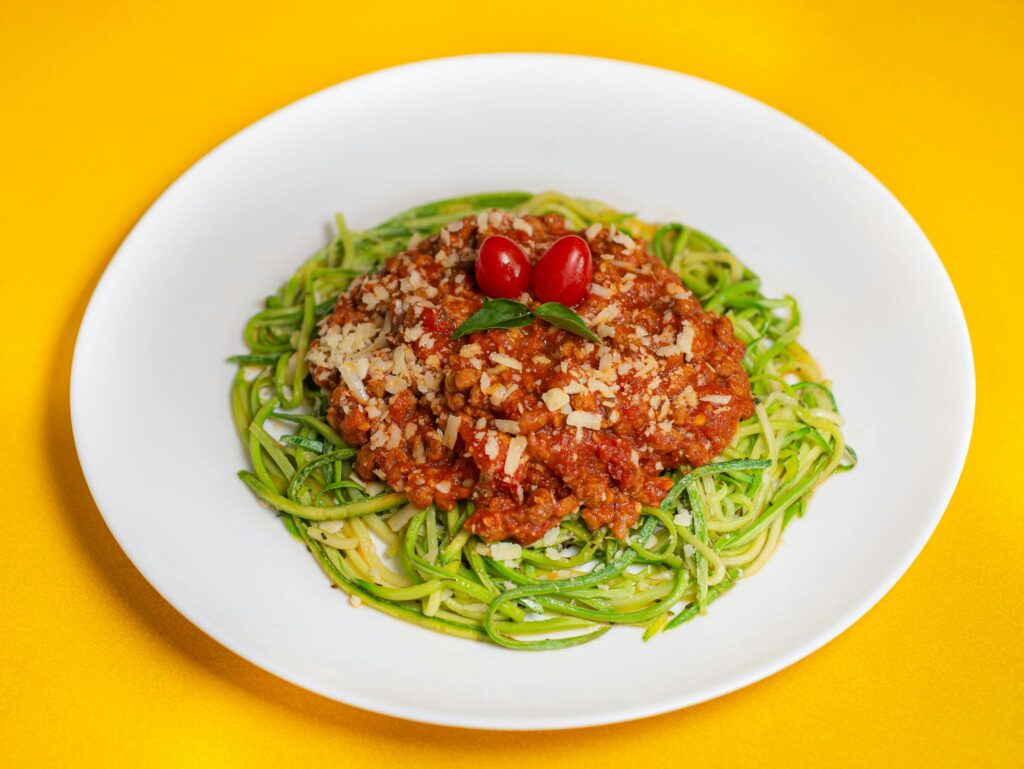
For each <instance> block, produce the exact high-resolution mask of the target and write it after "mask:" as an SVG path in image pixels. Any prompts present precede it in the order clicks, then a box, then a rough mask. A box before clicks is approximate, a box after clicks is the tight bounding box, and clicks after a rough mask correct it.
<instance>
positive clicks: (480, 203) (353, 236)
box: [230, 192, 856, 650]
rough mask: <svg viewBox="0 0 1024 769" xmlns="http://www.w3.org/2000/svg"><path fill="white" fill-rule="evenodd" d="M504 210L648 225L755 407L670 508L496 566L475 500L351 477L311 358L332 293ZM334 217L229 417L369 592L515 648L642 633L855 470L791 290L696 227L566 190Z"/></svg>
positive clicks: (279, 311) (280, 296) (338, 571)
mask: <svg viewBox="0 0 1024 769" xmlns="http://www.w3.org/2000/svg"><path fill="white" fill-rule="evenodd" d="M490 208H500V209H505V210H509V211H512V212H515V213H520V214H522V213H530V214H536V215H543V214H548V213H555V214H558V215H560V216H563V217H565V218H566V219H567V220H568V221H569V223H570V224H571V225H572V227H574V228H576V229H582V228H585V227H588V226H589V225H591V224H593V223H595V222H597V223H601V224H612V223H614V224H615V225H616V226H617V227H618V228H619V229H620V230H623V231H625V232H626V233H628V234H630V235H635V236H639V237H643V238H645V239H646V240H647V241H648V244H649V248H650V249H651V251H652V253H653V254H654V255H655V256H656V257H658V258H659V259H661V260H662V261H663V262H664V263H665V264H666V265H667V266H668V267H669V268H670V269H672V270H673V271H674V272H676V273H677V274H678V275H679V277H680V278H681V279H682V281H683V283H684V284H685V285H686V286H687V287H688V288H689V289H690V290H691V291H693V293H694V294H695V295H696V296H697V297H698V299H699V300H700V302H701V304H702V305H703V306H704V308H705V309H707V310H709V311H711V312H714V313H717V314H719V315H724V316H725V317H728V318H729V319H730V320H731V321H732V324H733V328H734V330H735V334H736V337H737V338H738V339H739V340H740V341H741V342H743V343H744V344H745V345H746V346H747V350H746V355H745V357H744V366H745V367H746V370H747V372H748V374H749V376H750V383H751V388H752V390H753V394H754V399H755V404H756V408H755V413H754V415H753V416H751V417H750V418H749V419H747V420H745V421H743V422H742V423H741V424H740V427H739V430H738V432H737V434H736V436H735V439H734V440H733V442H732V444H731V445H730V446H729V447H728V448H727V449H726V450H725V451H724V452H723V454H722V456H721V457H720V458H719V460H718V461H716V462H714V463H712V464H708V465H705V466H703V467H700V468H698V469H695V470H694V469H689V468H680V469H678V470H676V471H673V472H671V473H670V475H671V477H672V478H673V479H675V480H676V483H675V485H674V486H673V488H672V490H671V491H670V492H669V494H668V495H667V496H666V498H665V500H664V501H663V502H662V504H661V505H660V506H659V507H657V508H654V507H649V506H644V508H643V512H642V514H641V517H640V520H639V521H638V523H637V526H636V528H634V530H633V532H632V533H631V535H630V536H629V537H628V538H627V539H626V540H625V541H621V540H618V539H616V538H614V537H612V536H611V535H610V534H609V533H608V532H607V531H606V530H604V529H600V530H598V531H593V532H592V531H590V530H589V529H587V527H586V526H585V525H584V524H583V523H582V521H581V520H580V519H579V517H578V515H575V516H570V517H569V518H566V519H564V520H563V521H562V523H561V525H560V527H559V528H558V529H556V530H555V531H554V532H553V533H551V532H549V534H548V535H547V536H545V537H544V538H543V540H542V542H540V543H535V544H534V545H533V546H530V547H525V548H523V549H522V557H521V558H519V559H517V560H515V561H508V562H505V561H499V560H495V559H494V558H491V557H489V556H487V555H483V554H481V552H479V551H478V547H477V546H478V545H479V544H480V542H479V540H478V539H477V538H476V537H475V536H473V535H471V534H470V533H469V531H467V530H465V529H463V528H462V526H463V524H464V522H465V521H466V519H467V518H468V517H469V515H470V514H471V513H472V503H468V502H463V503H460V504H459V506H458V507H457V508H456V509H455V510H452V511H449V512H444V511H441V510H438V509H436V508H434V507H430V508H427V509H425V510H418V511H417V510H414V509H412V508H411V507H409V506H408V505H406V498H405V496H404V495H403V494H401V493H400V492H397V491H394V490H383V491H382V492H380V493H376V494H371V493H369V491H368V489H367V486H368V484H364V483H363V482H362V481H360V480H359V479H358V477H357V476H355V475H354V473H353V471H352V459H353V457H354V454H355V451H354V450H353V449H352V448H351V447H349V446H346V445H345V443H344V442H343V441H342V439H341V438H340V437H339V436H338V434H337V433H336V432H335V431H334V430H333V429H332V428H331V427H330V425H328V424H327V422H326V420H325V413H326V406H327V402H326V398H325V396H324V394H323V393H321V392H320V390H319V388H317V387H316V385H315V384H314V383H313V382H312V380H311V379H310V378H309V376H308V369H307V366H306V362H305V356H306V352H307V351H308V349H309V344H310V341H311V339H312V335H313V332H314V329H315V328H316V324H317V322H318V321H319V320H320V319H321V318H323V317H324V316H326V315H328V314H330V312H331V310H332V308H333V306H334V303H335V301H336V299H337V297H338V295H339V294H340V293H341V292H342V291H344V290H345V289H346V288H347V287H348V285H349V284H350V283H351V281H352V280H353V278H355V277H357V276H358V275H361V274H363V273H366V272H371V271H374V270H376V269H377V268H378V267H379V266H380V264H381V263H382V262H383V260H385V259H387V258H388V257H389V256H392V255H393V254H396V253H399V252H400V251H402V250H404V249H405V248H407V247H408V242H409V239H410V238H411V237H412V236H414V235H420V236H423V237H426V236H429V235H432V234H434V233H436V232H437V231H438V230H439V229H440V228H441V227H442V226H443V225H445V224H446V223H448V222H451V221H453V220H457V219H461V218H463V217H465V216H468V215H471V214H477V213H479V212H480V211H484V210H487V209H490ZM337 228H338V234H337V236H336V237H335V238H334V240H333V241H332V242H331V243H329V244H328V245H327V246H325V247H324V248H322V249H321V250H320V251H318V252H316V253H315V254H313V256H311V257H310V258H309V259H308V260H306V262H305V263H304V264H303V265H302V266H301V267H300V268H299V269H298V270H297V271H296V273H295V274H294V275H293V276H292V278H291V279H290V280H289V281H288V282H287V283H286V284H285V285H284V286H282V287H281V289H280V290H279V291H278V292H277V293H275V294H273V295H272V296H269V297H267V299H266V301H265V303H264V308H263V309H262V310H260V311H259V312H257V313H256V314H255V315H253V316H252V318H250V319H249V321H248V322H247V323H246V325H245V328H244V332H243V338H244V340H245V344H246V346H247V347H248V349H249V352H248V353H247V354H244V355H238V356H234V357H233V358H231V359H230V360H231V361H232V362H233V363H235V364H237V365H238V373H237V375H236V376H235V378H234V383H233V385H232V388H231V413H232V417H233V420H234V423H235V428H236V429H237V431H238V435H239V437H240V439H241V440H242V443H243V445H244V446H245V448H246V450H247V452H248V457H249V469H248V470H243V471H241V472H240V473H239V477H240V478H241V479H242V480H243V481H244V482H245V483H246V485H248V486H249V488H250V489H252V491H253V492H254V493H255V494H256V495H257V496H258V497H259V498H260V499H262V500H263V501H264V502H265V503H267V504H268V505H269V506H270V507H272V508H274V509H275V510H277V511H278V514H279V515H280V517H281V520H282V522H283V523H284V525H285V527H286V528H287V529H288V531H290V532H291V534H292V535H293V536H295V537H296V538H298V539H299V540H301V541H302V542H304V543H305V545H306V546H307V547H308V549H309V551H310V552H311V553H312V554H313V556H314V558H315V559H316V560H317V562H318V563H319V564H320V566H321V567H322V568H323V570H324V571H325V572H326V574H327V575H328V577H329V578H330V579H331V581H332V582H333V583H334V584H335V585H337V586H338V587H340V588H341V589H342V590H344V591H345V592H347V593H349V594H350V596H352V598H351V601H352V602H353V603H355V604H359V603H365V604H367V605H370V606H373V607H375V608H377V609H379V610H381V611H383V612H386V613H387V614H390V615H392V616H394V617H397V618H399V619H403V620H405V621H407V622H411V623H414V624H418V625H422V626H424V627H427V628H430V629H432V630H437V631H440V632H443V633H448V634H450V635H455V636H461V637H465V638H473V639H477V640H481V641H491V642H493V643H497V644H500V645H502V646H505V647H508V648H512V649H526V650H538V649H559V648H563V647H568V646H576V645H579V644H582V643H587V642H588V641H592V640H594V639H596V638H598V637H600V636H601V635H603V634H604V633H605V632H607V631H608V629H609V628H610V627H611V626H612V625H636V626H639V627H642V628H643V638H644V640H648V639H650V638H652V637H653V636H654V635H656V634H658V633H662V632H665V631H667V630H671V629H673V628H675V627H678V626H679V625H681V624H683V623H685V622H688V621H689V620H691V619H693V618H694V617H696V616H697V615H700V614H704V613H706V612H707V608H708V606H709V605H710V604H711V602H713V601H715V600H717V599H718V598H719V597H721V596H722V595H723V594H724V593H726V592H727V591H728V590H730V589H732V588H733V587H734V586H735V585H736V583H737V582H738V581H739V580H740V579H742V578H746V577H749V576H751V575H752V574H754V573H756V572H757V571H758V570H760V569H761V568H762V567H763V566H764V564H765V563H766V562H767V561H768V559H769V558H770V557H771V555H772V553H773V552H774V551H775V548H776V547H777V545H778V543H779V539H780V537H781V534H782V532H783V531H784V530H785V528H786V526H787V525H789V523H790V522H791V521H792V520H793V518H796V517H799V516H802V515H803V513H804V511H805V510H806V507H807V503H808V500H809V499H810V497H811V494H812V493H813V491H814V489H815V488H817V487H818V486H819V485H820V484H821V483H823V482H824V481H825V480H826V479H827V478H829V477H830V476H832V475H835V474H837V473H841V472H845V471H847V470H850V469H852V468H853V466H854V465H855V464H856V455H855V453H854V452H853V450H852V449H851V448H850V447H849V446H847V445H846V442H845V441H844V439H843V434H842V431H841V428H842V424H843V420H842V418H841V417H840V416H839V410H838V408H837V406H836V402H835V398H834V397H833V395H832V391H831V389H830V386H829V382H828V381H827V380H824V379H823V378H822V374H821V371H820V370H819V368H818V365H817V363H816V362H815V361H814V359H813V358H812V357H811V356H810V354H809V353H808V352H807V351H806V350H804V348H803V347H802V346H801V345H800V343H799V341H798V336H799V333H800V311H799V309H798V307H797V303H796V301H795V300H794V299H793V298H791V297H783V298H781V299H768V298H766V297H765V296H764V295H763V294H762V293H761V290H760V280H759V279H758V277H757V276H756V275H754V274H753V273H752V272H750V270H748V269H747V268H746V267H744V265H743V264H742V263H741V262H740V261H739V260H738V259H737V258H736V257H735V256H734V255H733V254H731V253H730V252H729V251H728V250H727V249H726V248H725V247H724V246H723V245H722V244H720V243H718V242H717V241H716V240H714V239H712V238H711V237H709V236H707V235H705V234H704V233H701V232H699V231H698V230H695V229H692V228H690V227H687V226H685V225H683V224H678V223H671V224H664V225H661V226H655V225H651V224H648V223H646V222H642V221H640V220H638V219H636V218H635V217H633V216H632V215H631V214H625V213H621V212H619V211H616V210H614V209H611V208H609V207H608V206H605V205H604V204H601V203H597V202H594V201H588V200H580V199H576V198H570V197H567V196H565V195H561V194H558V193H554V192H546V193H543V194H540V195H530V194H528V193H521V192H508V193H491V194H481V195H470V196H466V197H460V198H453V199H450V200H443V201H439V202H436V203H430V204H427V205H424V206H419V207H417V208H414V209H411V210H409V211H405V212H403V213H401V214H399V215H398V216H395V217H394V218H392V219H389V220H388V221H386V222H384V223H382V224H380V225H378V226H377V227H374V228H373V229H370V230H366V231H362V232H357V231H352V230H350V229H349V228H348V227H347V225H346V223H345V220H344V218H343V217H342V216H340V215H338V217H337ZM268 428H270V429H268ZM484 552H487V551H486V550H484Z"/></svg>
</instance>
